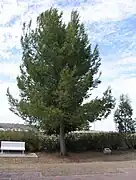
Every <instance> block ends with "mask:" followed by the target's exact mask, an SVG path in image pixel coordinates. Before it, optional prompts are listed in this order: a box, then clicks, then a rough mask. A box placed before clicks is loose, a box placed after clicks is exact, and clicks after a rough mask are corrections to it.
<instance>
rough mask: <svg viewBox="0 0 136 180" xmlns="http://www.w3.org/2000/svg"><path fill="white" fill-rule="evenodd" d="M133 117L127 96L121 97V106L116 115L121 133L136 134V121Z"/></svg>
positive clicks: (115, 118) (116, 121)
mask: <svg viewBox="0 0 136 180" xmlns="http://www.w3.org/2000/svg"><path fill="white" fill-rule="evenodd" d="M132 116H133V109H132V106H131V101H130V99H129V97H128V96H127V95H124V94H122V95H121V96H120V103H119V106H118V108H117V109H116V111H115V113H114V121H115V123H116V126H117V130H118V131H119V132H120V133H127V132H131V133H134V132H135V129H136V120H135V119H133V117H132Z"/></svg>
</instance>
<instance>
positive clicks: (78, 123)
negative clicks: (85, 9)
mask: <svg viewBox="0 0 136 180" xmlns="http://www.w3.org/2000/svg"><path fill="white" fill-rule="evenodd" d="M21 45H22V50H23V55H22V64H21V66H20V72H21V75H20V76H18V77H17V85H18V88H19V92H20V100H17V99H16V98H13V96H12V95H11V94H10V92H9V89H7V96H8V101H9V104H10V110H11V111H12V112H14V113H15V114H17V115H18V116H20V117H22V118H23V119H24V120H25V121H26V122H28V123H29V124H35V125H36V126H37V127H40V128H41V129H43V130H45V131H46V132H48V133H50V134H52V133H59V135H60V153H61V154H62V155H66V154H67V151H66V146H65V133H67V132H70V131H72V130H76V129H78V128H79V129H80V127H82V126H84V125H85V126H86V125H87V126H88V122H93V121H94V120H101V118H104V117H105V118H106V117H107V116H108V114H109V113H110V111H111V109H112V108H114V105H115V99H114V98H113V97H112V94H111V89H110V88H108V89H107V90H106V91H105V92H104V95H103V97H102V98H100V99H98V98H95V99H93V100H90V102H89V103H86V104H83V100H84V99H86V98H88V97H90V95H91V91H92V90H93V89H95V88H97V86H98V85H99V84H100V83H101V81H100V73H99V67H100V65H101V59H100V57H99V51H98V46H97V45H96V46H95V48H94V50H92V49H91V44H90V43H89V40H88V36H87V34H86V33H85V28H84V24H82V23H80V20H79V14H78V13H77V12H76V11H72V13H71V20H70V21H69V23H68V24H67V25H66V24H65V23H63V22H62V13H60V14H59V13H58V11H57V9H52V8H51V9H49V10H47V11H45V12H44V13H41V14H40V15H39V16H38V18H37V26H36V28H35V29H34V30H33V29H32V28H31V21H30V23H29V24H28V25H26V24H24V26H23V35H22V37H21ZM89 93H90V94H89Z"/></svg>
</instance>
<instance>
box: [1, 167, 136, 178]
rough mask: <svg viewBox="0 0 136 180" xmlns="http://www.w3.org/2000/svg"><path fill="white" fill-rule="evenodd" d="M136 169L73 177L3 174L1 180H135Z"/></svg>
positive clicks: (35, 173) (16, 173)
mask: <svg viewBox="0 0 136 180" xmlns="http://www.w3.org/2000/svg"><path fill="white" fill-rule="evenodd" d="M135 171H136V169H126V170H124V172H123V171H122V173H101V174H99V173H98V174H97V173H96V174H95V173H94V174H91V175H73V176H43V175H42V173H41V172H33V171H31V172H28V171H26V172H2V173H0V179H1V180H54V179H55V180H115V179H116V180H134V179H136V174H135Z"/></svg>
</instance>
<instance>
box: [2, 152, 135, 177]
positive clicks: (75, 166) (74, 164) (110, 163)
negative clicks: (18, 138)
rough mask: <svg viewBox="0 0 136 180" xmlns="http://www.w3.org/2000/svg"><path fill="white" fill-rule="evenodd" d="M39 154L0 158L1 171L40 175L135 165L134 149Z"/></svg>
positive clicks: (119, 169) (118, 170)
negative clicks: (65, 154)
mask: <svg viewBox="0 0 136 180" xmlns="http://www.w3.org/2000/svg"><path fill="white" fill-rule="evenodd" d="M37 155H38V158H27V159H26V158H0V172H16V173H17V172H37V173H38V172H39V173H41V174H42V175H43V176H59V175H60V176H67V175H69V176H70V175H90V174H98V173H121V172H124V169H125V168H130V169H135V168H136V151H131V152H130V151H129V152H113V154H112V155H104V154H103V153H99V152H95V153H94V152H86V153H75V154H74V153H71V154H70V155H69V156H68V157H65V158H62V157H60V156H59V154H58V153H53V154H48V153H37Z"/></svg>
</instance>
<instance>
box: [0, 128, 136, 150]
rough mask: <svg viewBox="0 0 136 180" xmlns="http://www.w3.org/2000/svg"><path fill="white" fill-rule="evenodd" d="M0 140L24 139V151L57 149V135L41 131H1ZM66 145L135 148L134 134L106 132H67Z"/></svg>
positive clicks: (79, 148) (76, 147) (93, 147)
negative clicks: (48, 134) (49, 134)
mask: <svg viewBox="0 0 136 180" xmlns="http://www.w3.org/2000/svg"><path fill="white" fill-rule="evenodd" d="M0 140H10V141H25V142H26V151H29V152H38V151H40V152H41V151H47V152H54V151H59V136H55V135H52V136H47V135H43V134H42V133H36V132H33V131H29V132H17V131H12V132H11V131H5V132H4V131H1V132H0ZM66 145H67V150H68V151H69V152H83V151H102V150H103V148H104V147H110V148H111V149H112V150H117V149H120V148H122V147H124V148H129V149H132V148H136V134H120V133H116V132H108V133H92V132H88V133H84V132H79V133H75V132H74V133H69V134H67V135H66Z"/></svg>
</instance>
